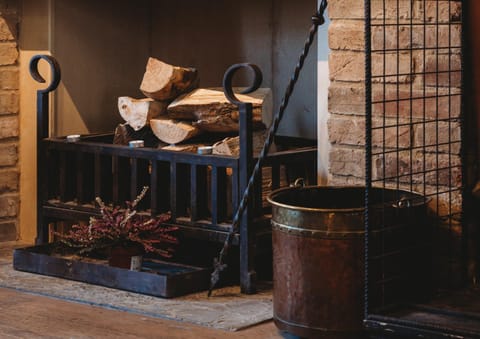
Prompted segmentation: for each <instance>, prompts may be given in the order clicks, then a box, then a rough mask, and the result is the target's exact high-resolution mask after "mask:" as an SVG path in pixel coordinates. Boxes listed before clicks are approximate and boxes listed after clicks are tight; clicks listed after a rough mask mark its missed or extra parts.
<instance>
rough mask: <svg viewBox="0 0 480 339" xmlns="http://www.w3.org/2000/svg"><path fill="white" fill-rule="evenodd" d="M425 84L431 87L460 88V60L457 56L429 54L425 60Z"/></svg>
mask: <svg viewBox="0 0 480 339" xmlns="http://www.w3.org/2000/svg"><path fill="white" fill-rule="evenodd" d="M425 72H427V74H425V84H426V85H427V86H433V87H460V86H461V81H462V60H461V56H460V55H459V54H436V53H431V54H428V55H427V56H426V59H425Z"/></svg>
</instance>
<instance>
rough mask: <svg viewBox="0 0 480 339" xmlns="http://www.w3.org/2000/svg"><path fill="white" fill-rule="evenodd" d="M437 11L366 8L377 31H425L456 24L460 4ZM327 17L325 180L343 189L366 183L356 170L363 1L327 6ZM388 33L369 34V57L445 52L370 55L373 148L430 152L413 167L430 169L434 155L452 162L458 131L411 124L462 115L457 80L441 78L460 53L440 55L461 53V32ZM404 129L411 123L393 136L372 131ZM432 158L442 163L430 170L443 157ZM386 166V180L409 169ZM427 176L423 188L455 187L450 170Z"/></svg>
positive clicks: (375, 2) (432, 5)
mask: <svg viewBox="0 0 480 339" xmlns="http://www.w3.org/2000/svg"><path fill="white" fill-rule="evenodd" d="M438 3H439V2H437V1H426V2H425V1H410V0H400V1H399V2H397V1H393V2H389V1H383V0H372V2H371V7H372V20H373V22H374V23H375V24H378V23H382V22H383V21H384V16H385V22H386V23H387V24H388V23H398V22H400V23H409V22H423V21H425V20H426V21H427V22H429V23H432V22H437V21H440V22H442V23H448V22H450V21H452V20H458V18H459V17H460V14H461V6H460V2H452V4H451V5H450V8H449V5H448V3H446V2H445V3H443V2H440V5H439V7H438V10H437V5H438ZM384 4H385V7H384ZM397 4H398V7H397ZM424 6H425V8H424ZM384 9H385V10H386V14H385V15H384V14H383V11H384ZM329 15H330V18H331V20H332V23H331V25H330V28H329V46H330V48H331V50H332V52H331V54H330V59H329V67H330V78H331V86H330V89H329V112H330V113H331V116H330V119H329V122H328V130H329V140H330V143H331V144H332V146H333V147H332V149H331V152H330V180H331V182H335V183H339V184H341V183H342V180H341V178H344V179H345V182H347V181H350V182H351V181H352V179H351V178H352V177H355V178H358V179H363V178H364V169H363V168H362V166H360V164H361V163H364V160H363V159H361V158H362V154H363V149H364V145H365V117H364V114H365V89H364V80H365V54H364V8H363V1H356V0H331V1H330V2H329ZM437 16H438V18H437ZM397 18H398V19H397ZM437 19H438V20H437ZM392 20H393V21H392ZM397 20H398V21H397ZM386 27H387V28H383V27H376V26H373V28H372V49H373V50H375V49H396V48H398V47H401V48H410V47H422V46H426V47H428V48H430V47H434V46H437V44H438V46H439V47H443V48H445V49H443V50H442V49H440V50H439V51H437V50H427V52H426V54H423V52H417V51H414V52H409V51H404V52H400V53H397V52H392V53H386V54H380V53H376V52H374V53H373V54H372V73H373V75H374V78H373V79H372V80H373V85H372V99H373V102H374V105H373V107H372V114H373V121H372V124H373V127H374V129H373V131H372V144H373V146H374V147H386V148H387V149H388V148H397V147H400V148H401V147H411V146H412V145H413V146H417V147H418V146H423V145H424V144H426V145H432V147H426V148H425V149H423V150H421V154H419V155H418V156H419V159H424V160H425V161H424V162H426V163H430V160H429V159H430V157H431V156H433V155H432V154H436V153H435V152H439V153H451V154H458V153H459V150H460V142H459V141H460V126H459V124H458V123H457V122H455V121H453V122H450V123H444V122H439V123H429V124H426V125H425V126H424V125H423V124H415V121H416V120H417V119H418V121H422V120H423V119H451V118H455V117H458V116H459V115H460V110H461V102H460V100H461V97H460V95H456V93H459V90H458V88H459V86H460V81H461V78H460V76H461V74H460V72H450V73H447V72H443V71H445V70H452V69H458V70H460V67H461V64H460V49H458V54H455V52H456V51H457V50H456V49H453V55H452V57H449V55H448V54H446V53H447V52H448V50H447V49H446V48H450V47H453V46H460V42H461V29H460V27H459V25H451V26H450V25H440V26H438V28H437V27H436V26H433V25H427V26H426V27H425V28H424V27H423V26H415V25H413V26H411V27H409V26H400V28H398V27H397V26H395V25H392V26H388V25H387V26H386ZM424 60H425V61H424ZM423 71H426V72H430V73H431V74H427V75H426V76H422V75H420V73H422V72H423ZM436 72H439V73H438V74H437V73H436ZM442 72H443V73H442ZM380 74H392V76H379V77H375V75H380ZM396 74H400V75H398V76H397V75H396ZM410 74H412V75H410ZM423 97H426V98H425V99H424V98H423ZM412 98H413V99H412ZM398 99H400V100H398ZM383 101H385V103H384V104H375V103H376V102H383ZM383 119H385V120H383ZM396 119H399V120H396ZM412 119H413V120H412ZM409 121H413V122H414V123H413V124H411V125H410V126H401V127H399V128H396V127H392V128H386V129H385V130H377V129H375V127H376V126H382V125H383V124H386V125H388V124H389V122H391V124H392V125H396V124H398V123H400V124H401V123H407V122H409ZM424 141H425V142H424ZM454 141H458V142H456V143H453V144H451V145H445V146H440V147H438V148H435V150H434V149H433V145H434V144H437V143H444V142H445V143H449V142H450V143H451V142H454ZM420 155H421V157H420ZM406 157H407V158H408V157H410V154H407V155H406ZM433 157H434V158H435V159H437V158H438V159H440V160H439V162H440V163H438V164H435V165H438V166H443V165H444V164H443V163H442V160H441V159H443V156H439V157H435V156H433ZM376 160H377V161H379V160H378V159H376ZM385 161H386V162H385V165H386V166H389V165H391V166H392V168H389V169H387V170H386V173H387V174H391V175H392V174H393V173H394V171H396V169H397V166H399V169H401V168H403V170H405V171H407V170H408V171H411V170H412V168H411V166H410V164H409V163H408V164H407V162H405V161H403V159H395V160H391V159H386V160H385ZM354 163H355V164H354ZM382 164H383V163H382ZM407 165H408V166H407ZM402 166H404V167H402ZM374 167H375V166H374ZM413 167H414V169H413V170H420V169H419V167H418V166H416V165H415V164H413ZM374 169H375V168H374ZM382 171H383V170H382ZM444 172H445V173H448V175H447V174H445V173H444ZM451 172H454V173H451ZM434 174H435V173H434ZM375 175H376V176H377V178H378V177H379V173H377V172H376V173H375ZM432 176H433V174H428V175H427V176H426V180H427V183H431V182H432V181H435V183H442V184H447V185H448V184H449V183H451V184H452V185H457V184H458V183H459V180H460V178H459V173H457V171H456V170H452V171H448V170H445V171H440V173H439V174H438V178H437V177H436V176H437V174H435V178H433V177H432ZM420 179H422V180H423V177H422V178H417V177H415V178H414V181H415V182H418V181H419V180H420Z"/></svg>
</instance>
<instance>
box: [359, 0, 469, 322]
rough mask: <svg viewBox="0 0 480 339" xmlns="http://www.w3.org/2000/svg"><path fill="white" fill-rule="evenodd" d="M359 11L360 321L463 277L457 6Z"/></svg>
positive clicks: (404, 4) (390, 2)
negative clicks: (362, 74)
mask: <svg viewBox="0 0 480 339" xmlns="http://www.w3.org/2000/svg"><path fill="white" fill-rule="evenodd" d="M365 5H366V8H365V14H366V39H367V40H366V61H367V65H366V66H367V69H366V96H367V121H366V138H367V140H366V145H367V146H366V186H367V191H366V204H367V209H366V219H367V220H366V223H367V224H366V227H367V235H368V236H367V237H366V251H367V265H366V274H367V277H368V280H367V286H368V287H367V289H366V291H367V293H366V314H367V315H368V313H369V312H373V311H374V310H378V309H382V308H386V307H390V306H392V305H393V304H398V303H401V302H405V301H409V300H413V301H415V299H418V298H422V297H423V298H424V297H426V296H428V295H429V293H433V291H434V290H435V289H436V288H449V287H451V286H453V285H455V284H459V283H460V280H462V279H463V269H462V258H461V256H462V254H461V252H462V251H461V242H462V223H461V215H462V186H463V185H462V178H463V176H462V156H461V152H462V147H461V140H462V138H461V135H462V124H461V122H462V117H461V115H462V104H461V103H462V61H461V60H462V53H461V52H462V17H461V15H462V12H461V11H462V1H456V0H371V1H368V0H367V1H366V2H365ZM377 189H380V191H379V192H380V193H378V192H377V191H376V190H377ZM410 192H416V193H415V194H413V195H412V194H410Z"/></svg>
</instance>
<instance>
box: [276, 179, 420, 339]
mask: <svg viewBox="0 0 480 339" xmlns="http://www.w3.org/2000/svg"><path fill="white" fill-rule="evenodd" d="M363 194H364V189H363V188H361V187H304V188H295V187H293V188H284V189H280V190H277V191H275V192H273V193H272V194H271V195H270V197H269V201H270V202H271V203H272V229H273V272H274V274H273V277H274V293H273V302H274V320H275V323H276V324H277V326H278V327H279V328H280V329H283V330H286V331H288V332H291V333H293V334H295V335H298V336H301V337H325V338H361V337H362V336H363V335H365V333H364V332H363V316H364V314H363V307H364V298H363V297H364V293H363V292H364V235H365V230H364V212H365V209H364V207H363ZM373 195H374V197H375V200H376V202H377V203H379V204H381V206H382V207H384V206H387V207H388V208H386V209H380V208H375V207H374V208H373V211H375V212H374V213H372V214H373V216H372V218H374V220H376V221H377V226H376V228H375V232H376V233H375V235H374V236H373V237H372V244H371V248H372V249H374V250H375V251H376V258H377V259H376V260H372V261H371V262H370V263H369V264H370V265H371V266H372V269H371V271H372V272H374V273H372V279H373V280H374V281H373V282H372V283H375V282H376V280H378V279H380V280H381V281H382V282H384V281H391V282H392V283H393V284H395V287H397V288H398V286H399V285H405V287H404V288H402V289H397V291H400V292H401V291H403V290H404V289H405V288H410V287H411V286H412V285H411V284H410V283H409V280H408V277H409V276H410V273H418V272H417V269H416V267H417V264H416V262H415V259H416V258H414V256H415V254H416V252H415V251H414V250H412V251H408V252H404V251H399V252H397V251H395V250H396V247H395V246H396V245H395V244H396V243H397V242H399V243H401V242H402V240H405V236H407V237H408V232H409V231H411V230H412V229H411V228H407V230H406V229H405V228H403V227H400V226H401V225H402V226H404V227H407V225H409V224H411V227H413V228H415V227H416V225H417V223H416V222H417V221H420V222H421V221H422V218H421V217H420V216H421V214H420V212H421V209H422V208H423V211H425V205H424V200H423V199H421V197H419V196H418V195H416V194H414V193H410V192H403V191H398V190H385V189H375V190H374V194H373ZM399 206H400V207H399ZM417 209H418V210H417ZM384 211H387V213H384ZM380 212H382V213H380ZM415 213H418V216H417V215H416V214H415ZM386 219H389V220H390V219H395V220H397V225H398V226H399V227H398V228H395V229H393V230H392V229H389V230H386V229H383V228H382V221H384V220H386ZM405 232H407V234H404V233H405ZM418 233H419V232H418V230H415V233H414V232H412V233H411V234H410V236H413V237H414V236H415V235H418ZM400 235H402V238H399V237H400ZM391 253H395V254H392V255H391ZM391 257H393V258H394V259H392V258H391ZM412 259H413V260H414V261H412ZM417 259H418V258H417ZM389 260H394V261H395V262H396V266H393V267H389V268H388V269H387V267H388V265H385V263H386V262H388V261H389ZM422 260H423V259H422V258H420V260H417V261H418V262H422ZM411 278H412V277H410V279H411ZM382 287H383V289H381V290H379V291H378V294H377V293H375V294H374V295H375V300H376V303H377V306H378V305H380V304H382V303H383V302H384V300H385V298H387V297H389V298H393V297H396V296H386V295H384V294H383V293H384V292H385V291H386V290H388V288H385V286H382ZM401 295H402V294H401Z"/></svg>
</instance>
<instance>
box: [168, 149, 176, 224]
mask: <svg viewBox="0 0 480 339" xmlns="http://www.w3.org/2000/svg"><path fill="white" fill-rule="evenodd" d="M170 212H171V219H172V222H176V221H177V162H176V159H175V158H172V161H171V162H170Z"/></svg>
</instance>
